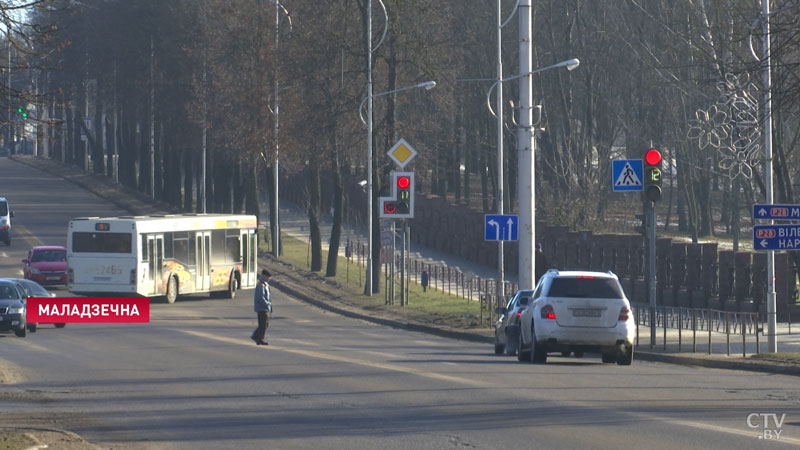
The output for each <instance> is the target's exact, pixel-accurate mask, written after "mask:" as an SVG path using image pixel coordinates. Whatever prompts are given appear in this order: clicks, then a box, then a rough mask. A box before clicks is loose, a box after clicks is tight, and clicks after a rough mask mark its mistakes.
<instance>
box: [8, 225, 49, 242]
mask: <svg viewBox="0 0 800 450" xmlns="http://www.w3.org/2000/svg"><path fill="white" fill-rule="evenodd" d="M14 229H15V230H17V234H20V235H22V239H24V240H25V242H27V243H28V244H29V245H30V246H31V247H36V246H39V245H44V242H42V240H41V239H39V238H38V237H36V236H35V235H34V234H33V233H31V230H29V229H27V228H25V225H23V224H21V223H19V221H16V222H14Z"/></svg>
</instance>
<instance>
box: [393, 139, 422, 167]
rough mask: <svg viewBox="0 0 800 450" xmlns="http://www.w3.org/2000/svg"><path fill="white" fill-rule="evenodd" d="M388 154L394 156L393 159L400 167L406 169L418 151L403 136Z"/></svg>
mask: <svg viewBox="0 0 800 450" xmlns="http://www.w3.org/2000/svg"><path fill="white" fill-rule="evenodd" d="M386 154H387V155H389V158H392V161H394V163H395V164H397V166H398V167H400V169H405V167H406V165H408V163H410V162H411V160H413V159H414V157H415V156H417V151H416V150H414V147H412V146H411V144H409V143H408V142H406V140H405V139H402V138H401V139H400V140H399V141H397V143H396V144H394V147H392V148H390V149H389V151H388V152H386Z"/></svg>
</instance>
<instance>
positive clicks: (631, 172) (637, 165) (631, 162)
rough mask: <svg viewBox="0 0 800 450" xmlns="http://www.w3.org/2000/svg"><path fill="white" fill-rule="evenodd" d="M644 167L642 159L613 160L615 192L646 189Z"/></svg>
mask: <svg viewBox="0 0 800 450" xmlns="http://www.w3.org/2000/svg"><path fill="white" fill-rule="evenodd" d="M642 180H644V167H643V164H642V160H641V159H615V160H613V161H611V187H612V188H613V189H614V192H626V191H641V190H644V183H643V182H642Z"/></svg>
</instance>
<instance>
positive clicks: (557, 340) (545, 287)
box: [517, 269, 636, 366]
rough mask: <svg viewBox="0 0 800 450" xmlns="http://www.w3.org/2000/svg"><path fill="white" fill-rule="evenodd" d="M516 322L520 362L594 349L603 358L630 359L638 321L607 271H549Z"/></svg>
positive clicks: (622, 362)
mask: <svg viewBox="0 0 800 450" xmlns="http://www.w3.org/2000/svg"><path fill="white" fill-rule="evenodd" d="M520 327H521V329H520V334H519V347H518V349H519V350H518V352H517V358H518V359H519V360H520V361H528V360H530V361H532V362H535V363H544V362H546V361H547V353H549V352H562V353H568V352H575V354H576V355H580V354H582V353H583V352H595V353H600V354H601V355H602V357H603V362H604V363H613V362H616V363H617V364H620V365H626V366H627V365H630V364H631V362H632V361H633V341H634V337H635V335H636V325H635V323H634V319H633V314H632V313H631V305H630V302H629V301H628V299H627V298H626V297H625V292H623V290H622V286H621V285H620V283H619V279H618V278H617V276H616V275H614V274H613V273H611V272H586V271H568V272H567V271H561V272H560V271H558V270H554V269H551V270H549V271H548V272H547V273H546V274H544V275H543V276H542V278H541V279H540V280H539V283H538V284H537V285H536V289H535V291H534V293H533V303H532V305H531V306H530V307H528V309H526V310H525V312H523V313H522V316H521V317H520Z"/></svg>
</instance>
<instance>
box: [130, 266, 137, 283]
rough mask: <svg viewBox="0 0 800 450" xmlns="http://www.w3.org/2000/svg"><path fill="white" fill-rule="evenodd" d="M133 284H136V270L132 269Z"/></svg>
mask: <svg viewBox="0 0 800 450" xmlns="http://www.w3.org/2000/svg"><path fill="white" fill-rule="evenodd" d="M131 284H136V269H131Z"/></svg>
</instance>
